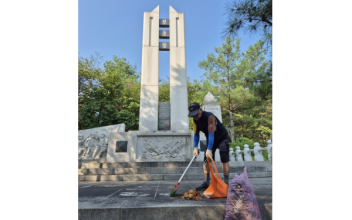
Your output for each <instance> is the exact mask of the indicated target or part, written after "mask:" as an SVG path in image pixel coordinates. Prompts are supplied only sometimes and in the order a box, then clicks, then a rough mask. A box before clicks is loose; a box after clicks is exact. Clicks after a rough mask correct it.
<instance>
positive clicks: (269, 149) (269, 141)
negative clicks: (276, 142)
mask: <svg viewBox="0 0 352 220" xmlns="http://www.w3.org/2000/svg"><path fill="white" fill-rule="evenodd" d="M272 147H273V145H272V144H271V140H270V139H269V140H268V146H267V147H266V149H268V159H269V161H271V160H272V154H271V153H272V152H271V149H272Z"/></svg>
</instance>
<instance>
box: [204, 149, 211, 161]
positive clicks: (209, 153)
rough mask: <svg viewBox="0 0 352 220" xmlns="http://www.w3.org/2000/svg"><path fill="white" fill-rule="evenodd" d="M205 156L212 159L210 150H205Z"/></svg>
mask: <svg viewBox="0 0 352 220" xmlns="http://www.w3.org/2000/svg"><path fill="white" fill-rule="evenodd" d="M205 156H206V157H211V158H212V159H213V156H212V153H211V150H207V152H206V153H205Z"/></svg>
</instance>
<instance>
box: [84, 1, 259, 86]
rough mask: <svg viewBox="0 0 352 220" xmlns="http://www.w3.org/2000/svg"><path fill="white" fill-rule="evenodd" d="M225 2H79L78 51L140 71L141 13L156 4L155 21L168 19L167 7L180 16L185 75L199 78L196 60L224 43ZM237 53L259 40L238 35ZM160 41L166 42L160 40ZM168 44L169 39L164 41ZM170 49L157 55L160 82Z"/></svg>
mask: <svg viewBox="0 0 352 220" xmlns="http://www.w3.org/2000/svg"><path fill="white" fill-rule="evenodd" d="M226 2H227V0H226V1H225V0H218V1H210V0H202V1H200V0H159V1H157V0H148V1H145V0H128V1H127V0H124V1H121V0H115V1H112V0H99V1H98V0H79V1H78V52H79V56H81V57H89V56H90V55H91V54H93V53H94V52H95V51H97V52H99V53H100V54H101V55H102V56H103V61H102V64H101V67H103V63H104V62H105V61H107V60H111V59H112V57H113V56H114V55H116V56H118V57H125V58H126V59H127V61H128V62H129V63H130V64H132V65H136V66H137V71H138V72H140V71H141V64H142V37H143V14H144V12H151V11H153V10H154V8H156V7H157V6H158V5H159V11H160V19H162V18H166V19H167V18H169V5H171V6H172V7H173V8H174V9H175V10H176V11H177V12H182V13H184V14H185V28H186V30H185V32H186V65H187V66H186V68H187V76H188V77H190V78H191V79H197V80H199V79H200V77H201V76H202V75H203V74H204V73H205V71H204V70H202V69H200V68H199V67H198V62H199V61H201V60H203V59H205V58H206V56H207V53H211V52H214V47H215V46H216V47H218V46H220V45H221V44H222V43H223V40H224V39H223V38H222V31H223V29H224V28H225V22H226V16H225V15H224V12H225V8H224V7H225V4H226ZM239 37H240V38H241V50H242V51H245V50H246V49H247V48H248V46H249V45H252V44H254V43H255V42H257V41H258V40H259V39H260V36H259V35H258V36H252V37H250V36H248V35H243V34H242V35H239ZM160 41H165V40H160ZM167 41H168V40H167ZM169 68H170V67H169V51H160V52H159V78H161V79H164V80H167V76H169V75H170V70H169Z"/></svg>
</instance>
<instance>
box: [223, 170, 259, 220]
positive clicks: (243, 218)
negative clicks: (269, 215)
mask: <svg viewBox="0 0 352 220" xmlns="http://www.w3.org/2000/svg"><path fill="white" fill-rule="evenodd" d="M248 219H251V220H261V219H262V218H261V215H260V211H259V206H258V201H257V199H256V197H255V194H254V190H253V187H252V184H251V183H250V182H249V179H248V175H247V166H246V164H245V165H244V171H243V173H242V174H241V175H239V176H238V175H236V176H235V178H233V179H232V180H231V182H230V185H229V191H228V193H227V201H226V214H225V220H248Z"/></svg>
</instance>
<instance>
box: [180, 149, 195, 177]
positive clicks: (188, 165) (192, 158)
mask: <svg viewBox="0 0 352 220" xmlns="http://www.w3.org/2000/svg"><path fill="white" fill-rule="evenodd" d="M196 156H197V155H194V156H193V158H192V160H191V162H190V163H189V164H188V166H187V168H186V170H185V172H183V174H182V176H181V178H180V180H179V181H178V182H181V180H182V178H183V176H184V175H185V174H186V172H187V170H188V168H189V166H191V164H192V162H193V160H194V158H195V157H196Z"/></svg>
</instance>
